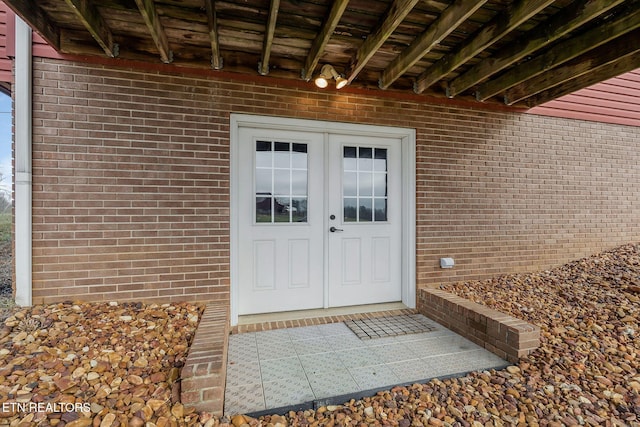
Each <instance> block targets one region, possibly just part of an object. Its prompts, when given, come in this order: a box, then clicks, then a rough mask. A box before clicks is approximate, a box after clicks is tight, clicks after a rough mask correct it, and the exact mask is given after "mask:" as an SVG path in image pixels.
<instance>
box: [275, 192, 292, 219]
mask: <svg viewBox="0 0 640 427" xmlns="http://www.w3.org/2000/svg"><path fill="white" fill-rule="evenodd" d="M290 207H291V199H290V198H289V197H276V198H275V201H274V203H273V211H274V212H273V220H274V222H290V221H289V220H290V212H291V210H290Z"/></svg>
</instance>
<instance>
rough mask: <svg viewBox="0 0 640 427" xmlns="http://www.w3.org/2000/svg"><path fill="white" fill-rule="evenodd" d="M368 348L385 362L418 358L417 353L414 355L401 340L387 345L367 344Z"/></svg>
mask: <svg viewBox="0 0 640 427" xmlns="http://www.w3.org/2000/svg"><path fill="white" fill-rule="evenodd" d="M369 349H370V350H371V351H372V352H373V353H374V354H375V355H376V356H377V357H378V358H379V359H380V360H382V361H383V362H385V363H393V362H400V361H402V360H411V359H419V357H418V356H417V355H415V354H414V353H413V352H412V351H411V350H409V349H408V348H407V347H406V346H405V345H404V344H403V343H401V342H395V343H393V344H387V345H379V346H369Z"/></svg>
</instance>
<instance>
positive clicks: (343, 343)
mask: <svg viewBox="0 0 640 427" xmlns="http://www.w3.org/2000/svg"><path fill="white" fill-rule="evenodd" d="M325 340H326V342H327V346H328V348H330V349H332V350H342V349H345V350H346V349H349V348H361V347H367V341H371V340H361V339H360V338H358V337H357V336H356V335H355V334H354V333H353V332H351V331H349V334H348V335H347V334H345V335H333V336H329V337H326V338H325Z"/></svg>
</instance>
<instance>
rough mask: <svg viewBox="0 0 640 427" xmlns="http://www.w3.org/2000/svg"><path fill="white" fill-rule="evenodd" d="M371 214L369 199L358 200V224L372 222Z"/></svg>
mask: <svg viewBox="0 0 640 427" xmlns="http://www.w3.org/2000/svg"><path fill="white" fill-rule="evenodd" d="M372 213H373V212H372V209H371V199H370V198H366V199H360V212H359V214H360V215H359V216H360V222H369V221H372V220H373V215H372Z"/></svg>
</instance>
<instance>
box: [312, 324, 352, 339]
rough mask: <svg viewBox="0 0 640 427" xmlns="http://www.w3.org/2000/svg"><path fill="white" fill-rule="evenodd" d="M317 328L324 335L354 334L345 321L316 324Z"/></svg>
mask: <svg viewBox="0 0 640 427" xmlns="http://www.w3.org/2000/svg"><path fill="white" fill-rule="evenodd" d="M316 328H317V330H318V331H319V332H320V333H321V334H322V335H324V336H333V335H353V332H351V329H349V328H348V327H347V325H345V324H344V323H343V322H341V323H327V324H324V325H318V326H316Z"/></svg>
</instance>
